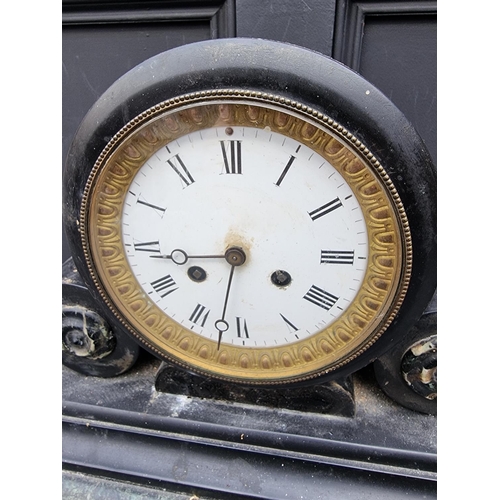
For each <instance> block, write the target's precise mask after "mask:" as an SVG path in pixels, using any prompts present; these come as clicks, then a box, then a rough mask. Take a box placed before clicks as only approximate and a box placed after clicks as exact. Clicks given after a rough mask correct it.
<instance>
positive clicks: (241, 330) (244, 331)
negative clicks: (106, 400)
mask: <svg viewBox="0 0 500 500" xmlns="http://www.w3.org/2000/svg"><path fill="white" fill-rule="evenodd" d="M236 332H237V335H238V338H240V339H241V338H243V337H244V338H246V339H248V338H250V337H249V335H248V327H247V322H246V320H244V319H243V318H239V317H238V316H237V317H236Z"/></svg>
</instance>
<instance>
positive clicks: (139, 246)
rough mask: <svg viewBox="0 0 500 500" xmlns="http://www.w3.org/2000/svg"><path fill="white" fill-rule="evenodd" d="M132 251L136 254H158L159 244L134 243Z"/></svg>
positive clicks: (149, 242)
mask: <svg viewBox="0 0 500 500" xmlns="http://www.w3.org/2000/svg"><path fill="white" fill-rule="evenodd" d="M134 249H135V251H136V252H151V253H160V242H159V241H146V242H144V243H134Z"/></svg>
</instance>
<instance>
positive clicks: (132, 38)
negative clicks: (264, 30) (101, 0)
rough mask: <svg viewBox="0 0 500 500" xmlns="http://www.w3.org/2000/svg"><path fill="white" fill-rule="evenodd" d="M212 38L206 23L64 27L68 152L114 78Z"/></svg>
mask: <svg viewBox="0 0 500 500" xmlns="http://www.w3.org/2000/svg"><path fill="white" fill-rule="evenodd" d="M209 38H210V26H209V25H208V23H203V22H183V23H134V24H118V23H116V24H98V23H96V24H87V25H69V26H66V27H64V29H63V40H64V43H63V53H62V55H63V73H62V76H63V85H62V88H63V94H62V107H63V117H62V118H63V131H64V135H63V153H64V152H67V150H68V148H69V144H70V143H71V140H72V137H73V135H74V134H75V132H76V130H77V128H78V125H79V124H80V122H81V121H82V119H83V117H84V116H85V114H86V113H87V111H88V110H89V109H90V107H91V106H92V105H93V104H94V102H95V101H96V100H97V99H98V98H99V97H100V96H101V94H102V93H103V92H104V91H105V90H106V89H107V88H108V87H109V86H110V85H111V84H112V83H113V82H114V81H115V80H117V79H118V78H120V77H121V76H122V75H123V74H124V73H126V72H127V71H128V70H130V69H131V68H133V67H134V66H136V65H137V64H139V63H141V62H142V61H144V60H146V59H148V58H150V57H152V56H154V55H156V54H158V53H160V52H163V51H165V50H168V49H171V48H174V47H177V46H179V45H184V44H187V43H191V42H197V41H200V40H206V39H209ZM64 157H65V155H63V159H64Z"/></svg>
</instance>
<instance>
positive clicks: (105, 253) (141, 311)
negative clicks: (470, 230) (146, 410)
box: [80, 89, 412, 385]
mask: <svg viewBox="0 0 500 500" xmlns="http://www.w3.org/2000/svg"><path fill="white" fill-rule="evenodd" d="M214 126H249V127H258V128H265V127H268V128H269V129H270V130H272V131H276V132H279V133H281V134H283V135H287V136H290V137H293V138H294V139H295V140H297V141H299V142H301V143H303V144H305V145H307V146H308V147H310V148H311V149H313V150H314V151H315V152H316V153H318V154H320V155H321V156H322V157H323V158H325V160H326V161H328V162H329V163H330V164H331V165H332V168H335V169H336V170H337V171H338V172H339V173H340V174H341V175H342V177H343V178H344V179H345V181H346V182H347V183H349V185H350V187H351V189H352V190H353V192H354V194H355V196H356V198H357V200H358V202H359V204H360V206H361V209H362V211H363V215H364V218H365V221H366V226H367V231H368V235H369V258H368V268H367V272H366V274H365V277H364V280H363V282H362V285H361V288H360V290H359V292H358V294H357V295H356V297H355V299H354V300H353V301H352V303H351V304H350V305H349V307H348V308H347V309H346V310H345V311H344V313H343V314H342V315H341V316H340V317H339V318H338V319H337V320H336V321H335V322H334V323H333V324H331V325H330V326H328V327H327V328H325V329H324V330H322V331H319V332H317V333H316V334H314V335H311V336H310V337H308V338H306V339H304V340H300V341H297V342H295V343H293V344H287V345H282V346H278V347H275V348H269V347H259V348H256V347H248V346H247V347H245V346H233V345H229V344H224V343H223V344H222V345H221V346H220V348H219V349H218V348H217V342H215V341H211V340H209V339H207V338H205V337H202V336H200V335H198V334H196V333H194V332H193V331H191V330H189V329H186V328H184V327H183V326H181V325H180V324H179V323H177V322H175V321H174V320H172V319H171V318H169V317H168V316H167V315H166V314H165V313H164V311H162V310H161V309H160V308H159V307H158V306H157V305H156V304H155V303H154V302H153V301H152V300H151V299H150V298H149V297H148V295H147V294H146V293H145V292H144V290H143V289H142V288H141V286H140V285H139V283H138V281H137V279H136V278H135V276H134V274H133V273H132V271H131V269H130V266H129V264H128V261H127V258H126V254H125V250H124V247H123V241H122V237H121V213H122V207H123V202H124V198H125V195H126V193H127V191H128V189H129V186H130V183H131V182H132V180H133V178H134V176H135V173H136V172H137V171H138V170H139V168H140V167H141V166H142V165H143V164H144V163H145V162H146V161H147V159H148V158H149V157H150V156H151V155H152V154H153V153H154V152H155V151H157V150H158V149H159V148H161V147H163V146H165V145H166V144H168V143H169V142H170V141H172V140H175V139H177V138H179V137H181V136H183V135H185V134H188V133H191V132H194V131H197V130H202V129H204V128H209V127H214ZM80 228H81V236H82V243H83V250H84V255H85V260H86V264H87V266H88V268H89V271H90V274H91V277H92V279H93V281H94V283H95V286H96V287H97V289H98V291H99V293H100V295H101V297H102V299H103V300H104V301H105V303H106V305H107V306H108V307H109V309H110V310H111V311H112V312H113V314H114V315H115V316H116V318H117V319H118V320H119V321H120V322H121V324H122V325H123V326H124V327H125V328H126V329H127V330H128V331H129V332H130V333H131V334H132V335H134V336H135V337H136V338H137V339H138V340H139V341H140V342H141V343H142V344H143V345H145V346H146V347H147V348H148V349H149V350H151V351H152V352H154V353H156V354H157V355H158V356H159V357H161V358H163V359H167V360H170V361H172V362H174V363H176V364H178V365H180V366H183V367H185V368H187V369H189V370H191V371H195V372H197V373H200V374H205V375H209V376H211V377H215V378H219V379H224V380H229V381H235V382H245V383H250V384H255V385H258V384H265V385H273V384H283V383H291V382H298V381H305V380H310V379H313V378H315V377H318V376H321V375H324V374H326V373H330V372H332V371H334V370H337V369H338V368H340V367H342V366H345V365H346V364H347V363H350V362H351V361H352V360H354V359H355V358H357V357H358V356H359V355H360V354H362V353H363V352H365V351H366V350H367V349H368V348H369V347H370V346H372V345H373V343H374V342H376V341H377V339H379V338H380V336H381V335H382V334H383V333H384V331H385V330H386V329H387V327H388V326H389V325H390V323H391V322H392V320H393V319H394V317H395V315H396V313H397V311H398V310H399V308H400V306H401V304H402V301H403V299H404V296H405V294H406V291H407V288H408V284H409V280H410V275H411V265H412V245H411V234H410V228H409V225H408V221H407V218H406V213H405V210H404V207H403V204H402V202H401V200H400V198H399V195H398V193H397V191H396V189H395V187H394V185H393V183H392V181H391V179H390V177H389V176H388V175H387V173H386V171H385V170H384V168H383V166H382V165H381V164H380V163H379V162H378V160H377V159H376V158H375V156H374V155H373V154H372V153H371V152H370V151H369V150H368V149H367V148H366V147H365V146H364V145H363V144H362V143H361V142H360V141H359V140H358V139H357V138H356V137H354V136H353V135H352V134H351V133H349V132H348V131H347V130H346V129H345V128H344V127H343V126H342V125H340V124H338V123H336V122H335V121H334V120H332V119H331V118H329V117H327V116H325V115H323V114H321V113H319V112H318V111H316V110H314V109H312V108H310V107H307V106H304V105H302V104H300V103H298V102H295V101H291V100H288V99H284V98H282V97H280V96H276V95H271V94H265V93H259V92H252V91H247V90H234V89H226V90H213V91H207V92H196V93H192V94H187V95H184V96H180V97H177V98H175V99H170V100H168V101H165V102H162V103H160V104H158V105H156V106H154V107H152V108H150V109H148V110H146V111H144V112H143V113H141V114H140V115H138V116H137V117H136V118H134V119H133V120H131V121H130V122H129V123H128V124H127V125H125V126H124V127H123V128H122V129H121V130H120V131H119V132H118V133H117V134H116V135H115V136H114V137H113V138H112V139H111V140H110V141H109V143H108V144H107V146H106V147H105V149H104V150H103V151H102V153H101V154H100V156H99V158H98V159H97V161H96V163H95V165H94V167H93V169H92V171H91V173H90V175H89V178H88V181H87V184H86V187H85V190H84V195H83V200H82V205H81V211H80Z"/></svg>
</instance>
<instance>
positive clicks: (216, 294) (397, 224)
mask: <svg viewBox="0 0 500 500" xmlns="http://www.w3.org/2000/svg"><path fill="white" fill-rule="evenodd" d="M82 207H83V208H82V212H81V213H82V227H84V228H85V230H84V231H83V240H82V241H83V244H84V247H85V248H86V249H87V255H88V263H89V267H91V268H92V269H93V276H94V277H95V278H94V279H95V282H96V285H97V287H98V289H99V292H100V293H101V295H102V297H103V298H104V300H105V301H106V302H107V304H108V305H109V307H110V308H111V310H112V311H113V312H114V313H115V315H116V316H117V317H118V318H119V319H120V321H122V323H123V324H124V325H125V326H126V327H127V328H128V329H129V330H130V332H131V333H133V334H134V335H136V336H137V338H139V339H140V340H141V342H143V343H144V344H145V345H146V346H147V347H148V348H149V349H151V350H153V351H154V352H156V353H158V354H159V355H161V356H163V357H165V358H167V359H171V360H172V361H174V362H176V363H178V364H181V365H183V366H187V367H190V369H194V370H196V371H199V372H201V373H205V374H209V375H211V376H215V377H220V378H225V379H229V380H235V381H239V380H244V381H246V382H250V383H283V382H289V381H300V380H307V379H309V378H312V377H315V376H317V375H318V374H321V373H324V372H326V371H329V370H332V369H335V367H338V366H342V365H343V364H344V363H347V362H349V361H350V360H351V359H353V358H354V357H356V356H358V355H359V354H360V353H362V352H363V351H364V350H365V349H366V348H367V347H368V346H369V345H371V343H373V342H374V341H375V340H376V339H377V338H378V336H380V335H381V334H382V333H383V331H384V329H385V328H386V327H387V325H388V324H389V323H390V321H391V320H392V318H393V317H394V315H395V314H396V312H397V310H398V307H399V305H400V304H401V301H402V299H403V297H404V294H405V290H406V287H407V284H408V276H409V273H410V270H411V238H410V235H409V230H408V227H407V223H406V215H405V212H404V209H403V206H402V204H401V203H400V200H399V197H398V194H397V192H396V190H395V188H394V186H393V185H392V183H391V181H390V179H389V177H388V176H387V175H386V173H385V171H384V170H383V168H382V166H381V165H380V164H378V162H377V161H376V160H375V159H374V157H373V156H372V155H371V153H370V152H369V151H368V150H367V149H366V148H365V147H364V146H363V145H362V144H361V143H360V142H359V141H358V140H357V139H356V138H355V137H353V136H352V135H351V134H348V133H347V131H345V130H344V129H343V128H342V127H341V126H340V125H338V124H336V123H335V122H333V120H330V119H328V117H324V116H323V115H319V114H318V113H317V112H315V111H314V110H311V109H310V108H306V107H303V106H301V105H300V104H297V103H293V104H291V103H286V102H284V100H281V101H280V99H279V98H278V97H275V96H262V95H260V94H256V93H252V92H249V91H237V90H235V91H230V90H226V91H224V92H223V91H213V92H206V93H203V95H201V94H200V93H197V94H190V95H186V96H183V97H182V99H176V100H171V101H166V102H164V103H162V104H161V105H158V106H156V107H155V108H153V109H151V110H148V111H147V112H144V113H142V114H141V115H140V116H138V117H137V118H135V119H134V120H132V121H131V122H130V123H129V124H128V125H127V126H126V127H124V129H122V131H120V132H119V133H118V134H117V135H116V136H115V137H114V138H113V139H112V140H111V141H110V143H109V144H108V146H107V147H106V149H105V150H104V151H103V153H102V154H101V156H100V157H99V159H98V161H97V162H96V165H95V166H94V169H93V171H92V173H91V175H90V177H89V181H88V182H87V186H86V190H85V195H84V202H83V205H82Z"/></svg>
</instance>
